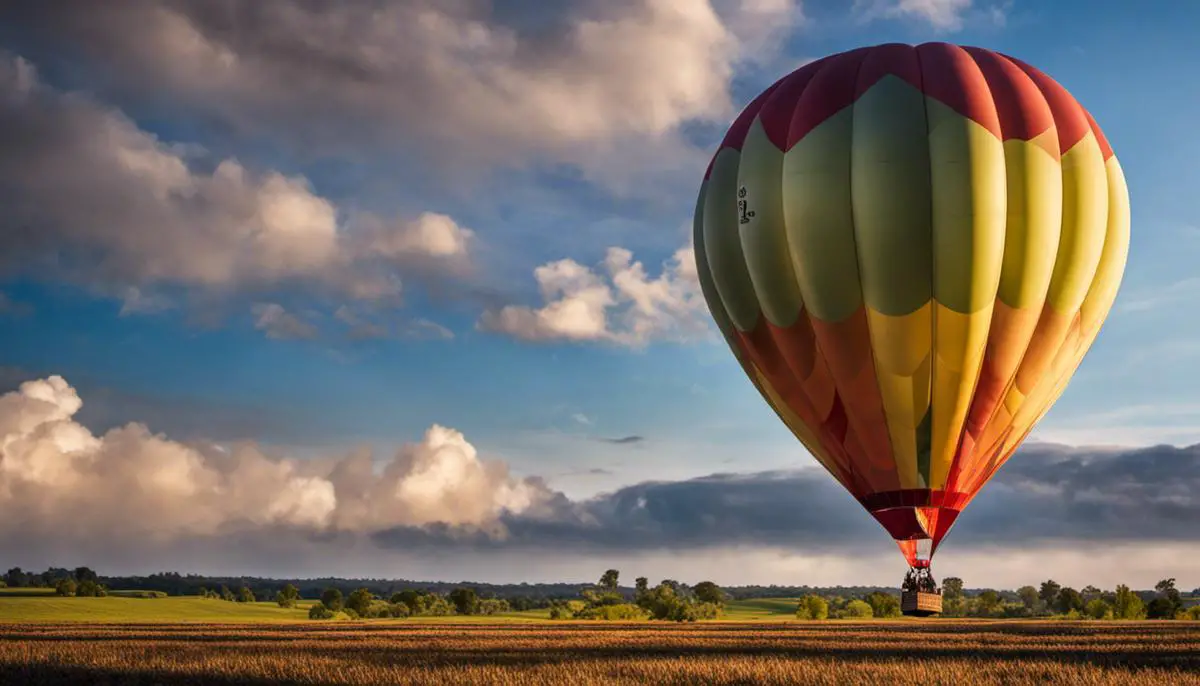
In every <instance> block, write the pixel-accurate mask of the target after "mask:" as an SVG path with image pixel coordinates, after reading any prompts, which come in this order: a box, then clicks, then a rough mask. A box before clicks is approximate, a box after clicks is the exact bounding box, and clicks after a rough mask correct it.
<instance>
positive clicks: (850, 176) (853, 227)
mask: <svg viewBox="0 0 1200 686" xmlns="http://www.w3.org/2000/svg"><path fill="white" fill-rule="evenodd" d="M870 56H871V53H870V52H868V53H867V54H866V55H864V56H863V59H862V60H860V61H859V63H858V65H857V66H856V67H855V69H854V84H855V90H856V91H857V89H858V78H859V76H860V74H861V73H862V67H863V65H864V64H866V62H867V60H868V59H870ZM857 106H858V98H857V97H856V98H854V100H853V101H851V103H850V121H851V124H850V145H849V146H848V149H847V155H848V156H849V158H850V159H849V160H848V162H847V164H846V176H847V178H846V183H847V184H848V188H849V189H850V242H851V244H852V245H853V246H854V261H855V263H856V264H857V265H858V278H859V296H860V298H861V300H862V308H863V319H864V320H865V322H866V327H867V347H868V349H869V350H870V352H871V373H872V375H873V376H874V377H875V390H876V392H877V393H878V394H879V405H880V407H879V411H880V414H881V415H883V421H884V425H885V426H884V429H885V431H884V433H885V434H886V435H887V440H888V448H889V449H890V450H891V458H892V471H893V472H894V473H895V475H896V483H897V484H898V485H897V488H901V486H900V484H903V483H904V482H903V481H901V480H900V464H899V463H898V462H897V461H896V446H895V445H894V444H893V443H892V432H891V428H890V425H888V416H887V405H886V404H885V403H884V402H883V387H882V386H881V385H880V383H879V362H878V360H876V359H875V341H874V338H872V336H871V313H870V309H871V308H870V306H869V305H868V304H867V295H866V293H864V292H863V291H862V274H863V263H862V253H861V252H860V251H859V249H858V222H857V221H856V220H855V217H854V108H855V107H857ZM867 461H868V463H871V459H870V457H868V460H867Z"/></svg>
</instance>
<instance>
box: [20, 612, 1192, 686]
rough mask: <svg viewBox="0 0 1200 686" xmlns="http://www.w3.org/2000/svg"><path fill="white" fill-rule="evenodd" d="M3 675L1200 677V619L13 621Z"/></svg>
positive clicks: (702, 679)
mask: <svg viewBox="0 0 1200 686" xmlns="http://www.w3.org/2000/svg"><path fill="white" fill-rule="evenodd" d="M0 681H3V683H23V684H41V683H45V684H76V683H99V684H114V685H124V684H163V685H175V684H266V683H268V682H270V683H294V684H443V683H466V684H471V683H512V684H518V683H519V684H521V685H522V686H528V685H530V684H541V683H572V684H589V683H638V682H653V683H664V684H692V683H705V684H708V683H717V684H748V683H766V684H783V683H808V684H874V683H888V684H905V683H914V684H915V683H920V684H966V685H971V684H989V683H1010V684H1011V683H1046V682H1058V683H1072V684H1146V685H1149V684H1163V683H1172V684H1200V624H1196V623H1187V622H1147V623H1117V624H1103V625H1101V624H1095V623H1083V622H1072V623H1054V622H1011V621H1010V622H991V623H989V622H948V621H930V622H893V623H888V622H876V623H862V624H851V623H845V622H836V623H805V624H788V625H763V624H755V625H752V624H696V625H682V626H680V625H657V624H656V625H649V624H636V625H608V624H604V625H597V624H592V623H578V624H574V623H555V624H535V625H490V626H489V625H479V624H471V625H445V624H442V625H425V626H421V625H413V624H378V623H373V624H353V623H338V624H318V625H314V624H296V625H282V626H261V625H259V626H247V625H203V624H191V625H17V624H11V625H0Z"/></svg>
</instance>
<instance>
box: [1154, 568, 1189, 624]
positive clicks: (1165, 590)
mask: <svg viewBox="0 0 1200 686" xmlns="http://www.w3.org/2000/svg"><path fill="white" fill-rule="evenodd" d="M1154 591H1155V592H1156V593H1158V597H1157V598H1155V599H1154V600H1152V601H1150V605H1148V606H1147V607H1146V616H1148V617H1149V618H1151V619H1173V618H1174V617H1175V615H1176V614H1178V613H1179V611H1180V610H1182V609H1183V598H1182V597H1181V596H1180V594H1179V589H1177V588H1175V579H1174V578H1171V579H1163V580H1162V581H1160V582H1158V583H1157V584H1155V585H1154ZM1159 601H1161V602H1159Z"/></svg>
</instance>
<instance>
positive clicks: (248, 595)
mask: <svg viewBox="0 0 1200 686" xmlns="http://www.w3.org/2000/svg"><path fill="white" fill-rule="evenodd" d="M255 600H257V599H256V598H255V597H254V591H251V590H250V587H249V586H242V588H241V589H240V590H238V596H237V601H238V602H239V603H253V602H254V601H255Z"/></svg>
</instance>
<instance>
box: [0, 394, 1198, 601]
mask: <svg viewBox="0 0 1200 686" xmlns="http://www.w3.org/2000/svg"><path fill="white" fill-rule="evenodd" d="M82 406H83V401H82V399H81V398H80V396H79V394H78V393H77V392H76V391H75V389H74V388H72V387H71V386H70V385H69V384H68V383H67V382H66V381H65V380H63V379H62V378H60V377H49V378H45V379H39V380H34V381H29V382H26V383H23V384H22V385H21V386H20V388H19V389H18V390H17V391H15V392H11V393H8V394H6V395H3V396H0V551H4V552H5V553H6V554H8V553H16V552H20V553H21V555H22V556H23V557H24V556H35V555H49V554H51V553H53V552H54V551H59V550H72V551H75V552H73V553H72V554H76V555H77V554H79V553H78V551H80V550H96V551H100V553H103V552H104V551H109V552H111V551H112V550H115V549H118V548H119V550H120V551H121V555H132V556H137V557H136V559H140V560H151V561H153V560H156V559H158V560H159V562H154V564H161V559H160V558H155V557H154V555H155V551H156V550H157V551H159V552H160V553H161V552H162V551H163V550H170V551H180V552H181V554H184V557H183V558H180V559H193V558H188V557H186V555H188V554H191V555H194V554H197V553H196V551H198V550H203V551H208V553H207V554H216V555H223V556H230V555H232V556H233V557H236V558H237V560H238V561H239V564H242V565H249V566H251V567H252V568H254V569H263V568H266V567H269V566H270V565H271V564H272V561H275V562H277V561H278V560H277V559H276V558H275V557H273V556H274V555H276V554H277V553H278V554H280V555H283V556H284V557H283V558H280V559H287V560H289V561H292V560H298V559H299V558H300V557H304V556H305V555H310V556H312V557H313V558H319V559H324V558H325V557H327V556H326V555H323V554H322V551H324V552H325V553H328V552H329V551H331V550H338V551H341V553H344V554H346V555H349V554H354V555H356V557H354V559H355V560H356V561H359V560H361V561H363V562H362V564H368V562H367V561H373V562H370V564H377V563H378V562H379V561H380V560H382V559H385V556H386V555H387V554H389V552H390V554H393V555H394V554H399V553H411V554H412V555H414V556H416V557H418V558H420V557H424V558H429V557H430V556H438V557H439V559H448V558H443V557H441V556H460V558H461V560H466V559H468V558H466V557H461V556H464V555H465V556H470V555H480V554H487V555H489V556H495V559H497V560H499V559H505V556H508V555H520V554H524V555H525V556H526V559H527V555H528V553H529V552H532V551H543V552H544V551H556V552H560V553H561V552H570V555H568V556H567V557H570V558H571V559H583V558H585V557H588V556H591V557H588V559H600V558H601V556H608V557H610V558H611V556H612V555H618V556H626V557H628V556H638V555H654V554H660V553H662V552H663V551H672V552H673V553H674V554H686V555H692V559H698V558H696V557H695V556H696V555H698V554H701V553H703V552H705V551H708V552H709V553H713V554H724V553H723V552H722V551H724V552H729V551H734V550H738V551H742V552H744V553H746V554H759V553H762V551H777V552H775V553H772V554H775V555H784V554H785V553H786V555H787V556H792V557H796V558H797V560H800V559H806V560H809V561H811V560H815V559H826V560H832V561H834V562H836V560H837V559H838V558H839V556H840V558H841V559H843V560H846V559H861V558H862V556H864V555H866V556H874V557H876V558H878V559H880V560H886V559H892V560H893V561H896V560H898V559H899V558H898V555H897V554H896V553H895V551H894V549H893V548H892V544H891V542H890V541H889V539H888V537H887V535H886V533H884V531H883V530H882V528H881V527H879V526H878V525H877V524H876V523H875V522H874V521H873V520H872V519H871V517H870V516H869V515H867V513H866V512H864V511H863V510H862V508H861V507H860V506H859V504H858V503H857V502H855V501H854V499H853V498H852V497H850V496H849V494H847V493H846V492H844V491H843V490H842V489H841V488H840V487H839V486H837V485H836V484H835V483H834V482H833V481H832V480H831V479H830V478H829V477H828V475H826V474H824V473H823V472H822V471H820V470H819V469H816V468H815V467H814V468H805V469H800V470H792V471H773V472H763V473H756V474H716V475H712V476H707V477H702V478H695V479H689V480H683V481H664V482H647V483H639V484H634V485H630V486H626V487H623V488H620V489H618V490H615V491H613V492H610V493H605V494H601V495H598V496H595V497H592V498H588V499H579V500H570V499H568V498H567V497H565V496H564V495H563V494H562V493H560V492H558V491H555V490H553V489H552V488H551V487H550V486H548V485H547V484H546V483H545V482H544V481H543V480H541V479H539V478H536V477H525V478H518V477H516V476H514V475H513V474H511V473H510V471H509V469H508V467H507V466H506V464H505V463H503V462H500V461H496V460H488V459H484V458H483V457H481V456H480V454H479V452H478V451H477V449H476V448H475V446H473V445H472V444H471V443H470V442H469V441H467V439H466V437H464V436H463V434H462V433H460V432H458V431H456V430H454V429H451V428H448V427H445V426H440V425H434V426H432V427H430V428H429V430H428V431H427V432H426V433H425V435H424V437H423V438H422V440H420V441H419V442H416V443H413V444H410V445H407V446H405V447H404V448H402V449H401V450H399V451H398V452H397V453H396V454H395V455H394V456H393V457H392V458H391V459H390V460H387V461H385V462H383V463H382V464H380V463H379V462H377V461H376V460H375V459H373V456H372V455H371V453H370V452H369V451H365V450H362V451H358V452H355V453H352V454H350V455H347V456H344V457H336V458H318V459H307V460H302V459H295V458H289V457H287V456H284V455H279V454H276V451H273V450H269V449H266V448H264V447H262V446H260V445H257V444H254V443H249V442H243V443H236V444H232V445H216V444H213V443H211V442H193V443H183V442H179V441H176V440H172V439H170V438H168V437H167V436H164V435H161V434H156V433H153V432H152V431H151V430H150V429H149V428H147V427H146V426H144V425H142V424H137V423H133V424H128V425H125V426H120V427H117V428H113V429H111V430H109V431H107V432H105V433H103V434H102V435H96V434H94V433H93V432H92V431H90V430H89V429H87V428H86V427H84V426H83V425H81V424H80V423H78V421H77V420H76V417H77V415H78V413H79V412H80V410H81V407H82ZM593 471H594V470H593ZM1196 521H1200V446H1193V447H1190V448H1175V447H1169V446H1157V447H1152V448H1143V449H1127V448H1109V449H1089V448H1071V447H1065V446H1057V445H1048V444H1031V445H1028V446H1026V447H1025V448H1023V449H1022V450H1021V451H1020V453H1019V454H1018V455H1017V456H1016V457H1014V458H1013V459H1012V460H1011V461H1010V462H1009V463H1008V465H1006V466H1005V468H1004V469H1002V470H1001V471H1000V472H999V473H998V474H997V476H996V477H995V478H994V479H993V481H992V482H991V483H990V484H989V485H988V486H987V488H986V489H985V490H984V492H983V493H982V494H981V495H980V496H979V498H978V499H977V500H976V501H975V502H974V503H973V504H972V505H971V507H970V508H968V509H967V510H966V511H965V512H964V514H963V515H962V517H961V518H960V519H959V521H958V523H957V525H956V527H955V530H954V532H953V533H952V535H951V536H950V537H949V538H948V539H947V544H946V547H945V551H946V552H943V554H942V556H941V557H942V558H946V559H948V560H950V563H951V564H959V562H957V561H961V560H969V559H976V560H977V561H978V560H982V559H986V558H987V557H988V556H992V555H995V554H996V552H997V551H1001V552H1003V553H1004V554H1003V555H1002V556H1001V557H1002V558H1003V559H1004V560H1006V561H1008V562H1011V563H1012V564H1011V565H1010V567H1011V569H1009V570H1008V572H1010V573H1011V575H1012V576H1013V578H1015V577H1016V576H1019V574H1018V572H1020V573H1022V574H1029V573H1034V572H1037V570H1038V567H1037V565H1032V566H1030V564H1027V563H1028V562H1030V561H1032V560H1035V559H1038V558H1041V559H1050V558H1055V556H1057V557H1058V558H1064V559H1066V558H1071V559H1072V560H1075V561H1078V558H1079V556H1080V555H1081V554H1082V553H1081V552H1080V551H1084V550H1096V551H1099V552H1100V553H1104V554H1108V553H1111V551H1114V550H1120V549H1139V550H1140V549H1146V550H1149V551H1151V552H1153V551H1152V550H1151V548H1154V549H1157V550H1159V551H1160V552H1161V551H1163V550H1168V549H1170V550H1176V549H1183V548H1185V547H1186V546H1187V545H1190V544H1191V542H1192V541H1194V538H1195V536H1194V534H1195V532H1194V528H1195V522H1196ZM81 546H82V547H81ZM114 546H115V547H114ZM1181 546H1182V548H1181ZM189 551H190V552H189ZM239 551H240V552H239ZM755 551H757V552H755ZM951 551H953V552H951ZM1012 551H1019V553H1020V555H1018V556H1016V557H1014V556H1012V555H1009V553H1010V552H1012ZM1105 551H1108V552H1107V553H1106V552H1105ZM234 553H236V555H235V554H234ZM341 553H339V555H341ZM730 554H732V553H730ZM359 555H361V557H358V556H359ZM256 556H257V557H256ZM341 556H342V557H344V555H341ZM1021 556H1024V557H1021ZM1072 556H1074V557H1072ZM97 559H109V560H116V559H117V558H111V557H110V558H97ZM120 559H135V558H129V557H123V558H120ZM171 559H175V558H174V557H173V558H171ZM229 559H232V558H229ZM474 559H476V560H477V559H478V558H474ZM488 559H492V557H489V558H488ZM1055 559H1057V558H1055ZM1147 559H1148V558H1147ZM88 561H91V560H88ZM310 562H311V561H310ZM112 563H113V564H116V562H112ZM124 564H128V563H124ZM297 564H300V563H299V562H297ZM1071 564H1073V565H1074V564H1075V562H1071ZM1160 567H1161V565H1160ZM306 568H307V569H314V568H313V567H311V566H310V567H306ZM1018 568H1019V569H1018ZM315 569H317V570H321V569H322V567H321V566H320V565H318V566H317V567H316V568H315ZM324 570H328V567H325V568H324ZM276 571H277V573H278V572H291V571H292V570H287V569H280V568H276ZM1143 571H1145V570H1143ZM1147 573H1149V572H1147ZM1026 581H1027V580H1026Z"/></svg>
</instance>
